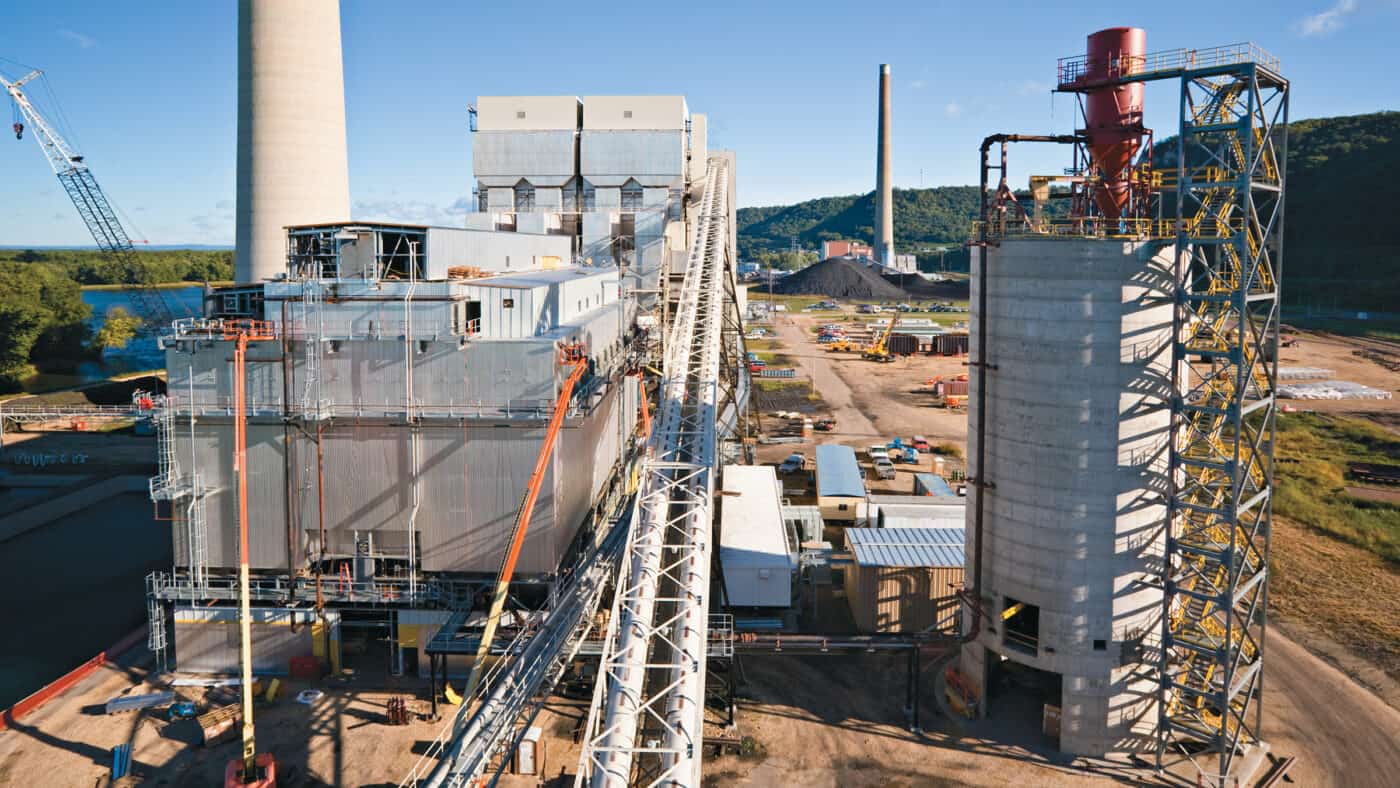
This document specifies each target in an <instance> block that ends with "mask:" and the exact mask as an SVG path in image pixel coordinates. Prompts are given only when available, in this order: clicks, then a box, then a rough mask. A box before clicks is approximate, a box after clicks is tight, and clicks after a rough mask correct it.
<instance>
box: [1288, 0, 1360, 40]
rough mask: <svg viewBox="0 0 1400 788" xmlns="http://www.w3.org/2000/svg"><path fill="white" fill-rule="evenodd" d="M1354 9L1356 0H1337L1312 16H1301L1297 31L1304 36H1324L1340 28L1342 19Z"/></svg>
mask: <svg viewBox="0 0 1400 788" xmlns="http://www.w3.org/2000/svg"><path fill="white" fill-rule="evenodd" d="M1355 10H1356V0H1337V4H1336V5H1334V6H1332V7H1331V8H1329V9H1327V10H1326V11H1322V12H1320V13H1316V14H1313V15H1312V16H1305V17H1303V19H1302V21H1300V22H1299V23H1298V32H1299V33H1302V34H1303V35H1305V36H1325V35H1328V34H1329V33H1335V32H1337V31H1338V30H1341V29H1342V19H1343V18H1344V17H1346V16H1347V15H1348V14H1350V13H1352V12H1353V11H1355Z"/></svg>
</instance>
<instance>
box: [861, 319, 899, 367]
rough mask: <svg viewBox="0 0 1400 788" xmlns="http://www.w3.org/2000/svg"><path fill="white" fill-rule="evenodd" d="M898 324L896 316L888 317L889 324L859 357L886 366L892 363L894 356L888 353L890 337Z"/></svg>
mask: <svg viewBox="0 0 1400 788" xmlns="http://www.w3.org/2000/svg"><path fill="white" fill-rule="evenodd" d="M898 323H899V316H898V315H892V316H890V324H889V325H887V326H885V330H884V331H881V332H880V334H879V336H877V337H875V340H874V341H873V342H871V343H870V344H869V345H868V346H867V347H866V348H865V350H864V351H862V352H861V354H860V357H861V358H863V359H867V360H869V361H879V362H881V363H886V364H887V363H889V362H891V361H894V354H893V353H891V352H890V335H892V334H893V333H894V327H895V325H896V324H898Z"/></svg>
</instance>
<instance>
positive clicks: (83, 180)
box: [0, 70, 174, 328]
mask: <svg viewBox="0 0 1400 788" xmlns="http://www.w3.org/2000/svg"><path fill="white" fill-rule="evenodd" d="M42 73H43V72H41V71H37V70H36V71H31V72H29V73H28V74H25V75H24V76H22V77H20V78H19V79H16V80H14V81H10V80H8V79H6V78H5V77H4V76H3V75H0V85H3V86H4V87H5V92H6V93H8V94H10V100H11V101H13V102H14V104H15V106H16V107H17V108H19V111H20V114H21V115H23V116H24V119H25V120H26V121H28V123H29V125H30V128H31V129H32V130H33V132H34V139H35V140H36V141H38V143H39V149H40V150H42V151H43V152H44V158H45V160H47V161H48V163H49V168H50V169H52V170H53V172H54V175H56V176H58V182H59V183H60V184H61V185H62V186H63V190H64V191H65V192H67V193H68V199H70V200H72V201H73V207H74V208H77V209H78V215H79V216H80V217H82V220H83V224H85V225H87V228H88V232H89V233H91V234H92V240H94V241H96V242H97V248H98V249H101V250H102V251H103V252H105V253H107V254H109V255H111V256H113V257H115V258H116V259H117V261H118V262H120V263H121V264H122V268H123V269H124V270H125V272H126V278H127V282H128V284H131V285H134V287H133V288H132V290H131V299H132V302H133V305H134V306H135V308H136V311H137V312H138V314H139V316H140V317H141V318H142V319H143V320H144V321H145V322H146V325H147V326H148V327H150V328H156V327H159V326H162V325H167V324H169V323H170V321H172V320H173V319H174V314H173V313H172V312H171V310H170V306H169V305H168V304H167V303H166V302H165V298H164V297H163V296H162V295H161V294H160V290H159V289H158V288H156V287H155V285H154V283H152V282H151V281H150V277H149V276H147V275H146V272H145V269H144V268H142V266H141V265H140V264H139V263H138V262H137V260H136V255H135V254H134V252H135V246H134V245H133V244H132V242H131V237H130V236H129V235H128V234H127V232H126V228H125V227H123V226H122V223H121V221H120V220H119V219H118V218H117V213H116V211H115V210H113V209H112V203H111V202H110V201H109V200H108V199H107V195H106V193H105V192H103V191H102V187H101V186H99V185H98V184H97V179H96V178H95V177H93V174H92V170H90V169H88V166H87V164H85V163H83V157H82V156H80V155H78V154H77V153H76V152H75V151H74V150H73V147H72V146H71V145H69V144H68V141H67V140H65V139H64V138H63V135H61V134H59V133H58V131H57V130H55V129H54V127H53V126H52V125H51V124H50V123H49V122H48V121H47V120H46V119H45V118H44V116H43V114H41V113H40V112H39V110H38V109H36V108H35V106H34V104H33V103H32V102H30V100H29V96H27V95H25V93H24V91H23V90H21V88H22V87H23V86H24V85H25V84H27V83H29V82H31V81H33V80H34V79H35V78H36V77H38V76H39V75H41V74H42ZM23 131H24V128H23V126H18V125H17V126H16V129H15V133H16V136H22V134H23Z"/></svg>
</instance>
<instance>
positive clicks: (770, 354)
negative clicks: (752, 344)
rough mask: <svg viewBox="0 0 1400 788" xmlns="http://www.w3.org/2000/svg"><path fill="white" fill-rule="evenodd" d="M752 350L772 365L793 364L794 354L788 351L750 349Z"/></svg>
mask: <svg viewBox="0 0 1400 788" xmlns="http://www.w3.org/2000/svg"><path fill="white" fill-rule="evenodd" d="M750 352H752V353H753V354H754V355H755V356H757V357H758V358H759V360H761V361H763V362H764V363H765V364H767V365H768V366H770V367H790V366H792V356H789V355H788V354H786V353H778V352H775V351H771V350H750Z"/></svg>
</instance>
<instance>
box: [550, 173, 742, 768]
mask: <svg viewBox="0 0 1400 788" xmlns="http://www.w3.org/2000/svg"><path fill="white" fill-rule="evenodd" d="M730 177H731V175H730V167H729V160H728V159H727V158H726V157H724V156H713V157H711V158H710V159H709V161H708V162H707V172H706V183H705V192H704V196H703V198H702V200H701V209H700V214H699V219H698V222H697V227H696V230H695V235H694V240H693V244H692V246H691V250H690V256H689V259H688V262H687V265H686V271H685V279H684V281H683V283H682V285H681V291H680V299H679V303H678V307H677V310H676V313H675V317H674V320H673V323H672V325H671V328H670V334H669V336H668V337H667V341H666V346H665V358H664V363H663V377H662V382H661V391H660V404H659V408H658V411H659V412H658V414H657V418H656V421H655V428H654V431H653V432H652V434H651V438H650V440H649V442H648V445H647V456H646V457H645V458H644V460H643V467H642V478H641V485H640V489H639V492H638V496H637V512H636V514H635V515H634V517H633V526H632V528H631V530H630V532H629V534H628V541H627V545H626V548H625V551H624V554H623V560H622V564H621V566H620V567H619V571H618V581H617V583H616V587H615V591H614V599H613V606H612V612H611V617H610V618H609V622H608V634H607V637H606V640H605V645H604V649H603V655H602V659H601V663H600V668H599V677H598V682H597V685H596V686H595V690H594V697H593V703H592V706H591V708H590V711H589V715H588V722H587V725H586V727H585V729H584V737H585V738H584V746H583V752H582V755H581V757H580V763H579V772H578V775H577V778H576V783H577V784H582V783H583V782H585V781H587V782H588V783H590V784H592V785H594V786H599V787H601V786H621V785H628V784H631V783H632V782H633V781H634V780H635V781H636V782H639V783H645V784H648V785H657V784H661V783H666V784H668V785H678V786H698V785H699V784H700V762H701V744H702V741H703V729H702V728H703V723H704V699H705V676H706V657H707V651H708V648H709V643H708V640H709V636H708V625H709V616H708V600H709V591H710V561H711V555H710V547H711V546H710V541H711V530H712V529H711V526H712V520H713V517H712V503H713V498H714V487H715V483H714V482H715V479H714V476H715V468H716V464H717V462H718V454H717V446H718V441H719V439H720V437H721V436H720V432H721V429H722V428H721V426H720V424H719V417H720V407H722V404H723V402H722V396H723V395H722V393H721V391H720V388H721V374H722V373H721V369H720V366H721V356H722V353H723V348H722V345H723V344H724V343H723V336H724V334H725V319H726V316H725V313H726V312H727V311H731V310H734V311H737V307H736V305H735V304H734V302H733V300H732V291H728V290H727V288H726V287H725V279H726V277H727V271H728V269H729V268H730V262H731V261H730V259H729V258H730V254H731V251H730V250H731V240H732V239H731V234H732V232H733V228H732V227H730V226H729V222H728V215H729V205H728V203H729V179H730ZM731 325H733V323H732V322H731ZM639 736H640V737H642V738H643V740H642V741H639V740H638V739H639Z"/></svg>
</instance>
